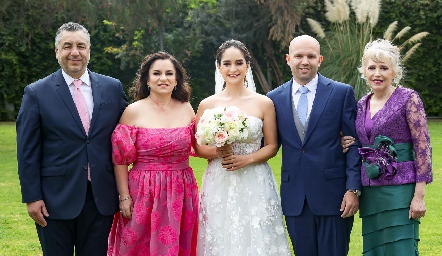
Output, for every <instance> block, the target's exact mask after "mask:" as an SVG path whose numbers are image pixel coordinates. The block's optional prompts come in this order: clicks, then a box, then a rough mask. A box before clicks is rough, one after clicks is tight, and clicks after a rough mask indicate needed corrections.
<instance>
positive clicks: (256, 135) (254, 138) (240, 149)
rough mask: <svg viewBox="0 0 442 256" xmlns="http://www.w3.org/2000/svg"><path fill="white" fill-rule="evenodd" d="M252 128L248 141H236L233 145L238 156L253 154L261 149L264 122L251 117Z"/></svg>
mask: <svg viewBox="0 0 442 256" xmlns="http://www.w3.org/2000/svg"><path fill="white" fill-rule="evenodd" d="M249 119H250V122H249V123H250V128H249V136H248V137H247V139H244V140H240V141H235V142H234V143H232V147H233V153H234V154H236V155H246V154H250V153H253V152H255V151H257V150H258V149H260V148H261V140H262V137H263V133H262V124H263V123H262V120H261V119H260V118H258V117H255V116H249Z"/></svg>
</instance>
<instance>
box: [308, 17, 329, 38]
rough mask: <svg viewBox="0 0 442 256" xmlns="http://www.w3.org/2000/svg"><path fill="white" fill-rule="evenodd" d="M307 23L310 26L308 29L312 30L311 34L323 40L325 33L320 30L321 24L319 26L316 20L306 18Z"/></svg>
mask: <svg viewBox="0 0 442 256" xmlns="http://www.w3.org/2000/svg"><path fill="white" fill-rule="evenodd" d="M307 22H308V24H309V25H310V27H311V28H312V30H313V32H315V33H316V35H317V36H318V38H321V39H322V38H325V33H324V30H323V29H322V26H321V24H319V22H317V21H316V20H313V19H310V18H307Z"/></svg>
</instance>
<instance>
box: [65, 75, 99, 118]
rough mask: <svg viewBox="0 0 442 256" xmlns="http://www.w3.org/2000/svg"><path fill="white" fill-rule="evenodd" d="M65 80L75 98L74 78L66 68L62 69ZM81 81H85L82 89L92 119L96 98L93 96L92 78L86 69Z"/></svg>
mask: <svg viewBox="0 0 442 256" xmlns="http://www.w3.org/2000/svg"><path fill="white" fill-rule="evenodd" d="M61 72H62V74H63V77H64V80H65V81H66V84H67V85H68V86H69V91H70V92H71V95H72V99H74V90H75V86H74V84H73V82H74V80H75V79H74V78H72V77H71V76H70V75H68V74H66V72H64V70H63V69H62V70H61ZM80 79H81V81H83V83H82V84H81V86H80V91H81V93H82V94H83V96H84V99H85V100H86V105H87V111H88V112H89V118H91V119H92V112H93V111H94V100H93V97H92V87H91V79H90V77H89V73H88V72H87V71H86V72H84V73H83V75H82V76H81V77H80Z"/></svg>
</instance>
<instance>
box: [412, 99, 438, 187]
mask: <svg viewBox="0 0 442 256" xmlns="http://www.w3.org/2000/svg"><path fill="white" fill-rule="evenodd" d="M406 113H407V122H408V126H409V128H410V133H411V139H412V142H413V147H414V152H415V155H416V160H415V167H416V182H421V181H425V182H426V183H430V182H432V181H433V172H432V164H431V153H432V152H431V144H430V135H429V132H428V126H427V118H426V115H425V110H424V104H423V103H422V100H421V99H420V97H419V95H418V94H417V93H416V92H413V93H412V94H411V96H410V98H409V100H408V102H407V111H406Z"/></svg>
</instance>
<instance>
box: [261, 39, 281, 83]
mask: <svg viewBox="0 0 442 256" xmlns="http://www.w3.org/2000/svg"><path fill="white" fill-rule="evenodd" d="M264 49H265V51H266V57H267V61H268V62H269V63H270V66H271V68H272V69H273V71H274V72H273V73H274V74H275V78H276V79H275V82H276V83H277V84H276V86H275V87H278V86H280V85H281V84H283V83H284V79H283V78H282V73H281V70H280V69H279V66H278V62H277V61H276V59H275V52H274V51H273V47H272V42H270V40H269V39H268V38H266V39H265V40H264ZM270 87H272V85H270Z"/></svg>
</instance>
